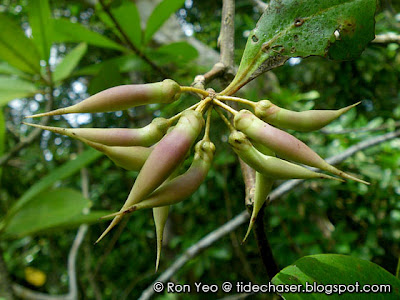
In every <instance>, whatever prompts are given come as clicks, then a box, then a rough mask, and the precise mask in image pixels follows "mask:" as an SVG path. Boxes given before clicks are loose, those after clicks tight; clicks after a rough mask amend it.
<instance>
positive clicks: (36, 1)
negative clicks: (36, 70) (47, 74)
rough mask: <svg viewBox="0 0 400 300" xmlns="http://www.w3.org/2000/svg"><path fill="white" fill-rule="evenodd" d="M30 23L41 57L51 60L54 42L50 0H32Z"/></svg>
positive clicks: (29, 5) (30, 4)
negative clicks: (52, 38)
mask: <svg viewBox="0 0 400 300" xmlns="http://www.w3.org/2000/svg"><path fill="white" fill-rule="evenodd" d="M28 14H29V25H30V26H31V28H32V36H33V41H34V42H35V44H36V45H37V47H38V49H39V52H40V57H41V58H42V59H43V60H45V61H46V62H48V61H49V57H50V48H51V44H52V40H51V37H52V30H53V24H52V21H53V20H52V18H51V10H50V6H49V1H48V0H31V1H29V4H28Z"/></svg>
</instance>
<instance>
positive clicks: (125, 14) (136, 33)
mask: <svg viewBox="0 0 400 300" xmlns="http://www.w3.org/2000/svg"><path fill="white" fill-rule="evenodd" d="M111 13H112V15H113V16H114V18H115V19H116V20H117V22H118V24H119V26H120V27H121V29H122V31H123V32H124V33H125V34H126V35H127V36H128V38H129V40H130V41H131V42H132V43H133V44H134V45H135V46H136V47H140V45H141V42H142V28H141V27H140V15H139V11H138V9H137V7H136V5H135V2H133V1H130V0H129V1H123V2H122V4H121V5H120V6H118V7H116V8H113V9H111Z"/></svg>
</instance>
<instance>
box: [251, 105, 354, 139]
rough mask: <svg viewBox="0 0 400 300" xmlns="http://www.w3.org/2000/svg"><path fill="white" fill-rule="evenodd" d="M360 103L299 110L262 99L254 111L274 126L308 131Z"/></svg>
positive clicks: (320, 126) (322, 125) (315, 128)
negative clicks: (289, 108)
mask: <svg viewBox="0 0 400 300" xmlns="http://www.w3.org/2000/svg"><path fill="white" fill-rule="evenodd" d="M360 103H361V102H358V103H356V104H353V105H349V106H347V107H344V108H342V109H338V110H308V111H300V112H297V111H292V110H288V109H284V108H281V107H279V106H277V105H275V104H273V103H272V102H271V101H269V100H261V101H259V102H257V103H256V104H255V109H254V112H255V115H256V116H257V117H259V118H260V119H262V120H264V121H265V122H267V123H269V124H272V125H274V126H277V127H280V128H286V129H293V130H296V131H304V132H308V131H313V130H318V129H321V128H322V127H324V126H326V125H328V124H329V123H331V122H332V121H334V120H336V119H337V118H339V117H340V116H341V115H342V114H344V113H346V112H348V111H349V110H350V109H352V108H353V107H354V106H356V105H358V104H360Z"/></svg>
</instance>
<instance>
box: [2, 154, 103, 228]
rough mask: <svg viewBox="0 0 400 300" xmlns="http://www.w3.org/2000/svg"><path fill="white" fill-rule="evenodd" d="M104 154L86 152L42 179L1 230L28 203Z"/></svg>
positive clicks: (20, 200)
mask: <svg viewBox="0 0 400 300" xmlns="http://www.w3.org/2000/svg"><path fill="white" fill-rule="evenodd" d="M102 155H103V154H102V153H101V152H98V151H96V150H93V149H89V150H86V151H85V152H83V153H82V154H79V155H78V156H77V157H76V158H75V159H74V160H71V161H69V162H67V163H65V164H63V165H62V166H61V167H59V168H57V169H55V170H53V171H52V172H51V173H50V174H48V175H47V176H45V177H44V178H42V179H41V180H40V181H38V182H37V183H36V184H34V185H33V186H32V187H31V188H30V189H28V190H27V191H26V192H25V194H23V195H22V197H21V198H19V199H18V201H17V202H15V204H14V205H13V206H12V207H11V209H10V210H9V211H8V212H7V215H6V217H5V219H4V220H3V221H2V223H1V224H0V228H1V229H3V228H4V226H5V224H7V222H8V221H9V220H10V219H11V217H12V216H13V215H15V214H16V213H17V212H18V211H19V210H20V209H22V208H23V207H24V206H25V205H26V204H27V203H29V202H30V201H31V200H32V199H33V198H34V197H35V196H36V195H38V194H39V193H41V192H43V191H44V190H46V189H49V188H50V187H51V186H53V184H54V183H56V182H57V181H59V180H62V179H64V178H67V177H68V176H71V175H72V174H74V173H75V172H77V171H79V170H80V169H81V168H83V167H84V166H86V165H88V164H90V163H92V162H93V161H95V160H96V159H98V158H99V157H100V156H102Z"/></svg>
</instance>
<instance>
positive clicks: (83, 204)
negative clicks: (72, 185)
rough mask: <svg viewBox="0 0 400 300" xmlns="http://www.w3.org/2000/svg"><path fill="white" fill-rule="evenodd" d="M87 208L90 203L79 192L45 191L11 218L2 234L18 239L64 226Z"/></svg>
mask: <svg viewBox="0 0 400 300" xmlns="http://www.w3.org/2000/svg"><path fill="white" fill-rule="evenodd" d="M89 206H90V201H89V200H88V199H86V198H84V197H83V196H82V193H80V192H79V191H76V190H73V189H68V188H59V189H55V190H46V191H43V192H42V193H40V194H38V195H36V196H35V197H34V198H33V199H32V200H31V201H30V202H29V203H27V204H25V205H24V207H23V208H22V209H20V210H19V211H18V213H16V214H15V215H14V216H13V217H12V219H11V220H10V222H9V223H8V224H7V226H6V228H5V230H4V232H3V234H4V235H5V237H7V236H8V237H16V238H20V237H23V236H26V235H31V234H34V233H37V232H40V231H43V230H46V229H49V228H52V227H55V226H59V225H64V226H65V225H67V224H68V221H69V220H71V219H74V218H76V217H77V216H79V215H82V211H83V209H84V208H89ZM38 221H40V222H38Z"/></svg>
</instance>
